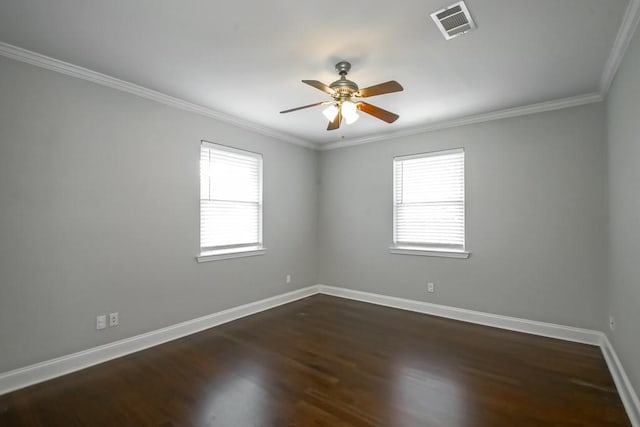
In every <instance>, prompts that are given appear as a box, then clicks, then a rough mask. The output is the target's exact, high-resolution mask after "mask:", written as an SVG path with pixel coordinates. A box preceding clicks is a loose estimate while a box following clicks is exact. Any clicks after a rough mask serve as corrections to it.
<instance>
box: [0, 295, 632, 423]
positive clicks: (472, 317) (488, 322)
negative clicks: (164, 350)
mask: <svg viewBox="0 0 640 427" xmlns="http://www.w3.org/2000/svg"><path fill="white" fill-rule="evenodd" d="M318 293H321V294H326V295H331V296H335V297H340V298H346V299H351V300H356V301H362V302H367V303H371V304H377V305H382V306H386V307H393V308H398V309H402V310H408V311H414V312H418V313H424V314H430V315H433V316H438V317H444V318H448V319H454V320H460V321H463V322H469V323H476V324H480V325H485V326H491V327H494V328H500V329H507V330H511V331H517V332H523V333H528V334H533V335H540V336H545V337H550V338H557V339H561V340H565V341H573V342H578V343H584V344H591V345H596V346H600V347H601V348H602V353H603V354H604V357H605V360H606V362H607V365H608V367H609V370H610V371H611V376H612V377H613V380H614V381H615V384H616V387H617V388H618V393H619V394H620V397H621V399H622V402H623V404H624V406H625V409H626V410H627V414H628V416H629V419H630V420H631V423H632V425H633V427H640V403H639V402H638V396H637V394H636V392H635V391H634V389H633V386H632V385H631V382H630V381H629V378H628V377H627V375H626V373H625V371H624V368H623V366H622V364H621V362H620V359H619V358H618V356H617V355H616V352H615V350H614V348H613V346H612V345H611V343H610V342H609V339H608V338H607V336H606V335H605V334H604V333H602V332H600V331H595V330H590V329H581V328H574V327H571V326H563V325H556V324H553V323H545V322H537V321H533V320H527V319H520V318H517V317H509V316H501V315H497V314H491V313H484V312H480V311H474V310H467V309H463V308H457V307H450V306H445V305H439V304H432V303H428V302H424V301H416V300H409V299H404V298H396V297H391V296H387V295H380V294H374V293H370V292H363V291H357V290H354V289H346V288H339V287H335V286H327V285H314V286H309V287H307V288H304V289H298V290H295V291H292V292H288V293H285V294H282V295H276V296H274V297H271V298H266V299H263V300H260V301H255V302H252V303H249V304H245V305H241V306H239V307H234V308H230V309H228V310H224V311H220V312H218V313H214V314H211V315H207V316H203V317H199V318H197V319H193V320H188V321H186V322H182V323H178V324H176V325H172V326H168V327H166V328H163V329H158V330H155V331H151V332H148V333H145V334H141V335H136V336H134V337H131V338H127V339H124V340H121V341H116V342H113V343H109V344H105V345H102V346H99V347H95V348H91V349H88V350H84V351H81V352H78V353H73V354H70V355H68V356H63V357H59V358H56V359H52V360H47V361H45V362H41V363H37V364H34V365H30V366H26V367H24V368H19V369H15V370H13V371H9V372H5V373H0V395H1V394H4V393H8V392H11V391H14V390H17V389H20V388H24V387H27V386H29V385H32V384H36V383H39V382H42V381H46V380H49V379H52V378H55V377H59V376H61V375H65V374H68V373H71V372H74V371H78V370H81V369H84V368H87V367H89V366H93V365H97V364H99V363H103V362H106V361H109V360H112V359H115V358H118V357H122V356H126V355H127V354H131V353H135V352H137V351H140V350H144V349H147V348H149V347H153V346H156V345H159V344H162V343H165V342H168V341H172V340H175V339H178V338H182V337H185V336H187V335H191V334H194V333H196V332H200V331H203V330H205V329H209V328H212V327H214V326H217V325H221V324H223V323H227V322H230V321H232V320H236V319H239V318H241V317H245V316H249V315H252V314H255V313H259V312H261V311H264V310H268V309H270V308H274V307H277V306H279V305H283V304H287V303H289V302H293V301H296V300H299V299H302V298H306V297H309V296H312V295H315V294H318Z"/></svg>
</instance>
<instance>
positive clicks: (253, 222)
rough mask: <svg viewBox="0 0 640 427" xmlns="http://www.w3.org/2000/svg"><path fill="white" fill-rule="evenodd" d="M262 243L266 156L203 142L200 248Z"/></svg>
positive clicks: (249, 247)
mask: <svg viewBox="0 0 640 427" xmlns="http://www.w3.org/2000/svg"><path fill="white" fill-rule="evenodd" d="M261 247H262V156H261V155H260V154H256V153H251V152H248V151H243V150H237V149H234V148H230V147H226V146H223V145H217V144H211V143H208V142H204V141H203V142H202V146H201V149H200V252H201V253H215V252H234V251H243V250H252V249H259V248H261Z"/></svg>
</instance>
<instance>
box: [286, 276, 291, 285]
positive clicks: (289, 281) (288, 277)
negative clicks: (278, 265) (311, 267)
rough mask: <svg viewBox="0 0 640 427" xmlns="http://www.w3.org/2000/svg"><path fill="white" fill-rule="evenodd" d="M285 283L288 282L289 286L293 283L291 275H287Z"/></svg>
mask: <svg viewBox="0 0 640 427" xmlns="http://www.w3.org/2000/svg"><path fill="white" fill-rule="evenodd" d="M285 281H286V282H287V284H289V283H291V275H290V274H287V277H286V278H285Z"/></svg>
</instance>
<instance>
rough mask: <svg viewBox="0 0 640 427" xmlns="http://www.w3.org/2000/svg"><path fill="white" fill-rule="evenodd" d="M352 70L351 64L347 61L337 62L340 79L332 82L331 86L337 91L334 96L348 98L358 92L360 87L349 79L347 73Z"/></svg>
mask: <svg viewBox="0 0 640 427" xmlns="http://www.w3.org/2000/svg"><path fill="white" fill-rule="evenodd" d="M349 70H351V64H350V63H349V62H347V61H340V62H338V63H337V64H336V71H337V72H338V74H340V79H338V80H336V81H335V82H333V83H331V84H330V85H329V87H330V88H331V89H333V90H335V91H336V94H335V95H334V98H335V99H336V100H338V99H340V100H346V99H349V98H351V97H352V96H353V95H354V94H355V93H357V92H358V91H359V90H360V88H359V87H358V85H357V84H356V83H355V82H352V81H351V80H349V79H347V77H346V76H347V74H348V73H349Z"/></svg>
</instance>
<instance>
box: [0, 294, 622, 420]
mask: <svg viewBox="0 0 640 427" xmlns="http://www.w3.org/2000/svg"><path fill="white" fill-rule="evenodd" d="M0 425H1V426H3V427H13V426H63V427H72V426H91V427H100V426H119V427H120V426H123V427H124V426H158V427H177V426H225V427H252V426H330V427H337V426H420V427H431V426H442V427H462V426H488V427H501V426H508V427H526V426H568V427H573V426H598V427H605V426H630V423H629V421H628V419H627V417H626V415H625V412H624V409H623V406H622V403H621V402H620V398H619V396H618V394H617V392H616V389H615V387H614V384H613V381H612V379H611V376H610V375H609V373H608V370H607V367H606V364H605V361H604V359H603V357H602V354H601V353H600V350H599V348H597V347H592V346H588V345H582V344H575V343H568V342H563V341H558V340H553V339H548V338H542V337H536V336H532V335H525V334H520V333H516V332H509V331H504V330H498V329H492V328H488V327H483V326H478V325H472V324H468V323H462V322H456V321H452V320H446V319H440V318H437V317H431V316H426V315H422V314H417V313H410V312H405V311H400V310H394V309H390V308H384V307H379V306H375V305H369V304H364V303H359V302H355V301H349V300H344V299H338V298H333V297H329V296H323V295H317V296H313V297H310V298H307V299H304V300H301V301H298V302H294V303H291V304H288V305H285V306H282V307H279V308H276V309H273V310H269V311H267V312H263V313H260V314H257V315H254V316H251V317H247V318H244V319H241V320H238V321H235V322H232V323H228V324H226V325H222V326H219V327H217V328H213V329H210V330H207V331H204V332H201V333H199V334H196V335H191V336H189V337H186V338H183V339H180V340H177V341H173V342H170V343H167V344H164V345H161V346H158V347H154V348H152V349H149V350H146V351H142V352H139V353H136V354H133V355H130V356H127V357H124V358H120V359H117V360H114V361H111V362H108V363H104V364H102V365H99V366H95V367H92V368H89V369H85V370H83V371H80V372H76V373H73V374H70V375H67V376H64V377H61V378H57V379H54V380H51V381H48V382H45V383H42V384H38V385H35V386H32V387H29V388H26V389H23V390H19V391H17V392H14V393H10V394H7V395H4V396H0Z"/></svg>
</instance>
